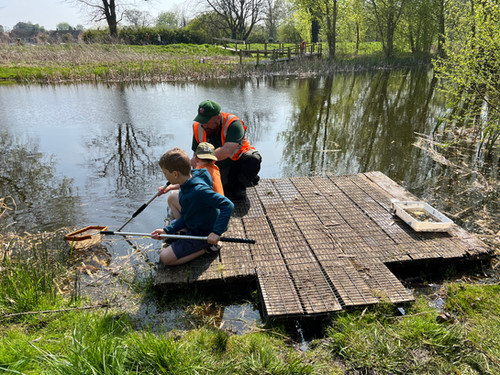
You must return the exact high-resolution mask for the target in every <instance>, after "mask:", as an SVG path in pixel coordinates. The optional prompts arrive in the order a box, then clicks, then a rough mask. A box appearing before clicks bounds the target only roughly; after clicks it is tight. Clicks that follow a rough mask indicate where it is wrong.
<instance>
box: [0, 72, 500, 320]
mask: <svg viewBox="0 0 500 375" xmlns="http://www.w3.org/2000/svg"><path fill="white" fill-rule="evenodd" d="M205 99H213V100H216V101H218V102H219V103H220V104H221V105H222V109H223V110H224V111H227V112H231V113H234V114H236V115H237V116H239V117H240V118H241V119H242V120H243V121H244V122H245V124H246V125H247V127H248V130H247V135H248V138H249V140H250V142H251V144H252V145H254V146H255V147H256V148H257V149H258V150H259V151H260V152H261V154H262V156H263V165H262V170H261V173H260V176H261V178H279V177H292V176H305V175H325V174H333V175H339V174H354V173H360V172H368V171H381V172H383V173H384V174H386V175H387V176H389V177H390V178H392V179H393V180H395V181H396V182H398V183H399V184H401V185H402V186H404V187H405V188H407V189H408V190H409V191H410V192H412V193H414V194H415V195H417V196H418V197H419V198H421V199H423V200H426V201H427V202H428V203H430V204H431V205H433V206H434V207H436V208H438V209H439V210H441V211H443V212H444V213H446V214H448V215H449V216H452V218H453V219H454V221H455V222H457V223H458V224H459V225H462V226H464V227H465V228H466V229H469V230H472V231H474V232H476V233H486V234H489V235H494V234H495V233H497V232H498V231H499V230H500V227H499V225H500V224H499V223H500V220H499V211H498V172H499V161H498V156H497V155H496V156H494V157H492V158H490V159H484V158H477V157H476V152H475V150H474V148H473V147H468V146H467V145H465V146H463V147H460V148H450V149H449V150H448V151H447V152H446V153H445V154H444V155H440V154H439V153H437V151H439V150H438V149H437V148H436V147H435V145H433V144H432V143H428V142H420V141H419V139H420V136H419V135H420V134H421V135H423V137H424V138H425V136H427V135H429V134H431V133H432V131H433V128H434V126H435V123H436V118H438V117H439V116H441V115H443V114H444V112H445V100H444V97H443V95H442V94H441V93H440V92H439V91H438V90H437V81H436V80H435V79H434V78H433V74H432V72H431V71H428V70H404V71H375V72H357V73H341V74H335V75H332V76H327V77H318V78H303V79H296V78H279V77H273V78H252V79H239V80H218V81H209V82H202V83H162V84H151V85H149V84H148V85H146V84H141V85H103V84H99V85H94V84H73V85H60V86H49V85H46V86H38V85H32V86H21V85H8V86H5V85H4V86H0V147H1V149H2V153H1V156H0V198H1V197H4V198H5V199H4V203H5V204H7V205H9V206H10V207H14V203H13V202H15V208H16V210H15V212H6V213H4V215H2V216H1V218H0V227H3V228H5V227H6V226H8V227H9V228H10V229H12V230H16V231H18V232H23V231H29V232H35V231H42V230H52V229H56V228H60V227H77V228H83V227H85V226H88V225H106V226H108V227H109V229H110V230H116V229H118V228H119V227H120V226H121V225H122V224H123V223H125V222H126V221H127V220H128V219H129V218H130V217H131V215H132V213H134V212H135V211H136V210H137V209H138V208H139V207H140V206H141V205H142V204H143V203H145V202H147V201H149V199H150V198H151V197H152V196H154V195H155V193H156V192H157V189H158V187H159V186H161V185H163V184H164V183H165V181H164V177H163V176H162V173H161V171H160V168H159V166H158V160H159V158H160V156H161V155H162V154H163V153H164V152H165V151H167V150H168V149H170V148H172V147H176V146H178V147H181V148H183V149H184V150H186V151H188V153H189V154H191V150H190V149H191V137H192V122H193V118H194V117H195V115H196V111H197V106H198V103H200V102H201V101H203V100H205ZM165 211H166V201H165V198H164V197H160V198H157V199H155V200H154V201H153V202H152V203H151V204H150V205H149V206H148V207H147V208H146V210H144V211H143V212H142V213H141V214H140V215H139V216H138V217H136V218H135V219H134V220H132V221H131V222H130V224H128V225H127V226H126V227H125V228H124V230H126V231H129V232H151V231H152V230H154V229H155V228H160V227H162V226H163V223H164V219H165ZM137 243H139V244H142V245H143V246H145V247H146V248H147V252H148V256H149V257H150V261H151V262H152V263H154V262H155V261H156V260H157V259H155V258H154V257H155V256H157V251H156V250H157V249H156V247H159V242H158V243H157V242H154V243H153V245H152V244H151V240H150V239H142V240H137ZM151 247H152V248H151ZM109 248H110V251H111V258H112V260H111V263H110V267H115V268H119V267H120V264H119V262H120V259H122V258H123V257H127V254H129V252H130V246H128V245H127V243H125V242H124V241H114V242H112V243H111V244H110V245H109ZM117 263H118V264H117ZM238 329H240V328H238V327H237V328H235V330H238Z"/></svg>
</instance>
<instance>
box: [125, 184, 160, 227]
mask: <svg viewBox="0 0 500 375" xmlns="http://www.w3.org/2000/svg"><path fill="white" fill-rule="evenodd" d="M168 185H170V182H167V183H166V184H165V186H164V187H163V189H165V188H166V187H167V186H168ZM159 194H160V192H158V193H156V194H155V195H154V197H152V198H151V199H150V200H149V201H148V202H147V203H144V204H143V205H142V206H141V207H139V209H138V210H137V211H135V212H134V213H133V214H132V217H131V218H130V219H128V220H127V221H126V222H125V224H123V225H122V226H121V227H120V228H118V231H121V230H122V229H123V228H124V227H125V225H127V224H128V223H130V222H131V221H132V219H133V218H134V217H136V216H137V215H139V214H140V213H141V212H142V211H144V209H145V208H146V207H147V206H148V205H149V204H150V203H151V202H152V201H154V200H155V198H156V197H157V196H158V195H159Z"/></svg>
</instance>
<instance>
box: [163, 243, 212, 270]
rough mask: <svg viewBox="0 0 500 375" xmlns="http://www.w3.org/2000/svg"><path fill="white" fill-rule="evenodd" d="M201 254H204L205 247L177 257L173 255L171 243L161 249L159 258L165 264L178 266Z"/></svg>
mask: <svg viewBox="0 0 500 375" xmlns="http://www.w3.org/2000/svg"><path fill="white" fill-rule="evenodd" d="M203 254H205V249H202V250H198V251H197V252H194V253H192V254H189V255H187V256H185V257H182V258H177V257H176V256H175V253H174V251H173V249H172V245H170V246H168V247H167V248H164V249H163V250H162V251H161V253H160V260H161V262H162V263H163V264H165V265H166V266H178V265H181V264H184V263H187V262H189V261H191V260H193V259H196V258H198V257H199V256H201V255H203Z"/></svg>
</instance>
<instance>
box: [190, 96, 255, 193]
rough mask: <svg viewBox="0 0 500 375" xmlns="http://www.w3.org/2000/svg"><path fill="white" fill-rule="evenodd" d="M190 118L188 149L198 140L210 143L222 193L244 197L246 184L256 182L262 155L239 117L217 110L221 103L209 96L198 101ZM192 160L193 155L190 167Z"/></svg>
mask: <svg viewBox="0 0 500 375" xmlns="http://www.w3.org/2000/svg"><path fill="white" fill-rule="evenodd" d="M194 121H195V123H194V124H193V144H192V150H193V151H195V150H196V147H198V144H199V143H201V142H209V143H211V144H212V145H214V147H215V156H216V157H217V163H216V164H217V166H218V167H219V169H220V173H221V180H222V185H223V187H224V193H225V195H226V196H227V197H228V198H230V199H241V198H244V197H245V196H246V188H247V187H249V186H255V185H257V183H258V182H259V179H260V177H259V176H258V173H259V171H260V165H261V162H262V157H261V156H260V154H259V152H258V151H257V150H256V149H255V148H254V147H252V146H251V145H250V143H248V140H247V139H246V137H245V132H246V126H245V125H244V124H243V121H241V120H240V119H239V118H238V117H236V116H235V115H232V114H230V113H225V112H221V106H220V105H219V104H218V103H217V102H215V101H213V100H205V101H203V102H201V103H200V105H199V106H198V114H197V116H196V117H195V118H194ZM194 160H195V159H194V156H193V158H192V159H191V165H193V167H194V162H195V161H194Z"/></svg>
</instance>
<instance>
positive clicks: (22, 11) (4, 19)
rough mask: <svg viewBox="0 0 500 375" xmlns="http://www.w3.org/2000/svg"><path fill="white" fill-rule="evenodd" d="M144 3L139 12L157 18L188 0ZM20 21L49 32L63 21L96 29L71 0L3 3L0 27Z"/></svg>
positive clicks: (6, 0)
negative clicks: (36, 25)
mask: <svg viewBox="0 0 500 375" xmlns="http://www.w3.org/2000/svg"><path fill="white" fill-rule="evenodd" d="M128 2H129V3H130V1H128ZM143 3H144V4H145V5H144V6H143V7H141V8H140V10H141V11H147V12H149V13H150V14H151V15H152V16H153V17H156V16H157V15H158V14H159V13H160V12H165V11H175V10H177V9H181V8H182V7H183V5H184V3H185V0H150V1H144V2H143ZM18 22H31V23H32V24H38V25H40V26H43V27H44V28H45V29H46V30H55V29H56V25H57V24H58V23H61V22H66V23H69V24H70V25H71V26H73V27H76V26H77V25H83V27H85V28H86V29H87V28H92V27H95V26H96V25H95V24H92V23H89V20H88V14H86V13H84V12H83V11H82V10H81V8H80V7H78V6H77V5H75V3H74V1H73V2H72V1H71V0H0V25H2V26H3V27H4V29H5V30H6V31H10V30H12V27H14V25H15V24H17V23H18Z"/></svg>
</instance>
